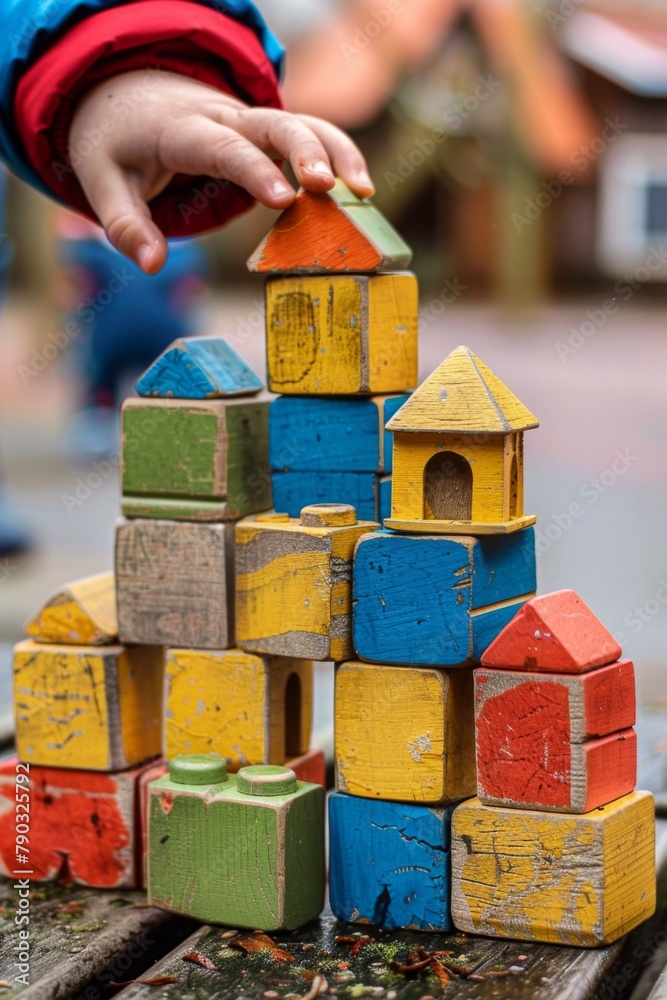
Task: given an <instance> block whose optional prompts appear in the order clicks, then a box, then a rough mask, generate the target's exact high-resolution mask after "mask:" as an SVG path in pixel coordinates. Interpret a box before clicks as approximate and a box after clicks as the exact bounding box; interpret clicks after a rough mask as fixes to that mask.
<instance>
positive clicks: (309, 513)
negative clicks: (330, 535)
mask: <svg viewBox="0 0 667 1000" xmlns="http://www.w3.org/2000/svg"><path fill="white" fill-rule="evenodd" d="M356 523H357V512H356V511H355V509H354V507H353V506H352V504H349V503H311V504H308V506H307V507H303V508H302V509H301V524H303V525H304V527H307V528H344V527H347V526H348V525H350V524H356Z"/></svg>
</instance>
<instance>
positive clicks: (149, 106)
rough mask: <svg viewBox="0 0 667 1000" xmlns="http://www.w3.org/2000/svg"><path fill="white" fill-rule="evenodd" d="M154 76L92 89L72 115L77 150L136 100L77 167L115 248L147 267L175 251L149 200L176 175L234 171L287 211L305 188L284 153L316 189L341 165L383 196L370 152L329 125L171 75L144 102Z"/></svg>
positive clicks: (360, 188) (355, 181)
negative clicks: (285, 170)
mask: <svg viewBox="0 0 667 1000" xmlns="http://www.w3.org/2000/svg"><path fill="white" fill-rule="evenodd" d="M144 75H145V74H144V73H143V72H142V71H141V70H137V71H134V72H130V73H123V74H121V75H119V76H116V77H113V78H111V79H109V80H106V81H105V82H104V83H102V84H100V85H99V86H97V87H95V88H93V89H92V90H91V91H90V92H89V93H87V94H86V95H85V97H84V98H83V99H82V100H81V102H80V104H79V106H78V107H77V109H76V112H75V114H74V117H73V119H72V124H71V128H70V134H69V142H70V147H71V148H76V147H77V144H78V143H79V142H80V141H81V139H82V138H83V137H84V134H85V133H84V130H92V129H95V128H96V127H97V124H98V122H99V121H100V120H102V119H104V118H107V119H109V117H112V116H111V115H110V112H109V107H110V102H111V101H112V100H113V99H114V98H118V97H120V98H122V97H123V96H124V95H125V96H126V97H127V100H126V101H125V102H123V107H124V112H125V113H124V116H119V117H118V120H117V121H116V123H115V126H114V128H112V129H110V130H107V131H106V132H105V133H104V137H103V140H102V141H101V142H100V143H99V144H98V145H96V146H95V148H94V149H93V150H92V152H91V153H90V154H89V155H88V156H86V157H84V158H83V159H82V160H81V161H80V162H79V164H78V166H77V168H76V173H77V176H78V179H79V181H80V183H81V186H82V188H83V190H84V192H85V194H86V197H87V198H88V201H89V202H90V205H91V207H92V208H93V210H94V212H95V213H96V214H97V217H98V218H99V220H100V222H101V223H102V225H103V226H104V228H105V230H106V232H107V235H108V237H109V239H110V240H111V242H112V243H113V245H114V246H115V247H116V248H117V249H118V250H120V251H121V253H124V254H125V255H126V256H128V257H131V258H132V260H134V261H136V262H137V263H138V264H139V266H140V267H141V268H143V270H144V271H146V272H147V273H149V274H152V273H154V272H155V271H158V270H159V269H160V268H161V267H162V265H163V264H164V262H165V259H166V256H167V244H166V241H165V238H164V236H163V234H162V233H161V232H160V230H159V229H158V227H157V226H156V225H155V223H154V222H153V221H152V219H151V216H150V211H149V209H148V204H147V203H148V202H149V201H150V200H151V198H154V197H155V196H156V195H157V194H159V193H160V192H161V191H163V190H164V188H165V187H166V186H167V185H168V184H169V182H170V180H171V179H172V177H173V176H174V174H176V173H184V174H193V175H195V176H196V175H199V174H204V175H208V176H211V177H219V178H226V179H228V180H230V181H233V182H234V183H235V184H239V185H241V186H242V187H244V188H246V190H248V191H249V192H250V194H252V195H254V197H255V198H257V200H258V201H261V202H262V204H264V205H268V206H269V207H270V208H278V209H282V208H286V207H287V206H288V205H290V204H291V203H292V201H293V200H294V197H295V193H296V192H295V191H294V189H293V188H292V186H291V185H290V184H289V183H288V182H287V181H286V180H285V178H284V177H283V175H282V173H281V172H280V169H279V168H278V167H277V166H276V164H275V163H274V162H273V159H274V158H281V157H284V158H285V159H286V160H289V161H290V163H291V164H292V167H293V169H294V172H295V174H296V176H297V179H298V181H299V183H300V184H301V185H302V186H303V187H304V188H307V189H308V190H309V191H328V190H329V189H330V188H331V187H333V184H334V176H333V172H332V166H333V170H335V172H336V174H339V175H340V176H341V177H342V178H343V180H344V181H345V182H346V183H347V185H348V186H349V187H350V188H351V189H352V190H353V191H354V192H355V194H357V195H359V196H360V197H368V196H369V195H371V194H372V193H373V185H372V182H371V179H370V177H369V176H368V171H367V168H366V163H365V161H364V158H363V156H362V154H361V153H360V151H359V150H358V149H357V147H356V146H355V144H354V143H353V142H352V140H351V139H350V138H348V136H346V135H345V133H344V132H341V131H340V130H339V129H337V128H336V127H335V126H333V125H331V124H329V123H328V122H325V121H322V120H321V119H319V118H311V117H309V116H305V115H292V114H289V113H288V112H286V111H276V110H275V109H272V108H250V107H247V106H246V105H245V104H243V103H242V102H241V101H239V100H237V99H236V98H234V97H230V96H228V95H227V94H223V93H221V92H220V91H218V90H215V89H214V88H212V87H208V86H206V85H205V84H202V83H198V82H197V81H196V80H191V79H189V78H188V77H184V76H180V75H179V74H177V73H168V72H162V73H160V83H159V85H158V86H157V87H155V88H154V89H152V90H151V91H149V92H148V93H146V96H145V97H144V98H142V100H141V101H140V102H139V103H137V102H136V101H132V100H131V93H132V90H133V88H136V87H137V86H138V85H139V84H140V83H141V80H142V78H143V76H144ZM135 92H136V91H135ZM114 104H115V105H116V106H117V107H118V106H121V104H120V102H117V101H114ZM128 106H129V107H131V109H132V110H131V111H130V113H129V114H128V113H127V107H128Z"/></svg>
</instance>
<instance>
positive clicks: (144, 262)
mask: <svg viewBox="0 0 667 1000" xmlns="http://www.w3.org/2000/svg"><path fill="white" fill-rule="evenodd" d="M137 259H138V261H139V267H140V268H141V269H142V271H145V270H146V269H147V268H148V267H150V265H151V263H152V260H153V247H152V245H151V244H150V243H142V244H141V246H140V247H139V249H138V250H137Z"/></svg>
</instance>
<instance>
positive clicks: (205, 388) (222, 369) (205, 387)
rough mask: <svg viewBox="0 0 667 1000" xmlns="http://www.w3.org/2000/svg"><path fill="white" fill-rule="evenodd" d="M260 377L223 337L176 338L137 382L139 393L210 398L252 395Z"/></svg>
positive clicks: (260, 387)
mask: <svg viewBox="0 0 667 1000" xmlns="http://www.w3.org/2000/svg"><path fill="white" fill-rule="evenodd" d="M263 387H264V384H263V382H262V380H261V379H260V378H259V376H258V375H255V373H254V372H253V370H252V369H251V368H250V367H249V366H248V365H247V364H246V363H245V361H244V360H243V358H242V357H241V356H240V355H239V354H237V353H236V351H235V350H234V348H233V347H232V346H231V344H229V343H228V342H227V341H226V340H224V339H223V338H222V337H188V338H186V339H180V340H175V341H174V343H173V344H171V345H170V346H169V347H168V348H167V350H166V351H163V352H162V354H161V355H160V356H159V357H158V358H156V360H155V361H154V362H153V364H152V365H151V366H150V368H148V369H147V370H146V371H145V372H144V373H143V375H142V376H141V377H140V378H139V379H138V381H137V383H136V386H135V388H136V390H137V392H138V393H139V395H140V396H161V397H166V398H175V399H212V398H218V397H224V396H252V395H254V394H255V393H257V392H259V391H260V389H262V388H263Z"/></svg>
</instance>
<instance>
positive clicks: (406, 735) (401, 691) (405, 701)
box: [334, 661, 476, 804]
mask: <svg viewBox="0 0 667 1000" xmlns="http://www.w3.org/2000/svg"><path fill="white" fill-rule="evenodd" d="M334 733H335V759H336V788H337V789H338V791H341V792H349V793H350V794H352V795H360V796H362V797H363V798H378V799H388V800H390V801H394V802H424V803H429V804H437V803H445V802H455V801H456V800H457V799H463V798H465V797H466V796H468V795H473V794H474V792H475V787H476V778H475V712H474V701H473V681H472V670H471V669H458V670H441V669H432V668H426V667H390V666H385V665H381V664H375V663H359V662H356V661H351V662H349V663H342V664H341V665H340V666H339V667H338V668H337V670H336V707H335V726H334Z"/></svg>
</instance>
